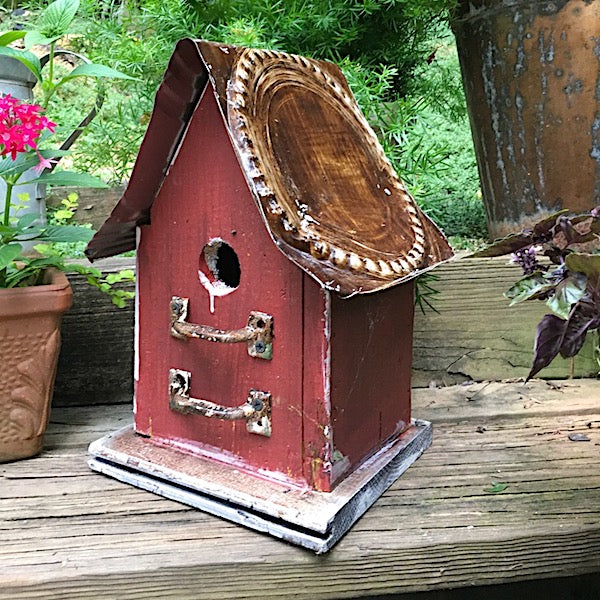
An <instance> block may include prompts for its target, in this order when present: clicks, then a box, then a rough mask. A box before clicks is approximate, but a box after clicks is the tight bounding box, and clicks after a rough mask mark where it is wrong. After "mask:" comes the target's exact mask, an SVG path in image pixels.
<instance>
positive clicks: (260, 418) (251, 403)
mask: <svg viewBox="0 0 600 600" xmlns="http://www.w3.org/2000/svg"><path fill="white" fill-rule="evenodd" d="M190 380H191V373H190V372H189V371H182V370H181V369H171V370H170V371H169V407H170V409H171V410H172V411H174V412H178V413H182V414H185V415H201V416H203V417H212V418H215V419H223V420H226V421H239V420H245V421H246V429H247V430H248V431H249V432H250V433H256V434H258V435H264V436H266V437H270V436H271V394H270V393H269V392H261V391H259V390H254V389H251V390H250V391H249V392H248V398H247V400H246V402H244V404H242V405H240V406H223V405H222V404H216V403H214V402H211V401H210V400H201V399H199V398H191V397H190V393H189V390H190Z"/></svg>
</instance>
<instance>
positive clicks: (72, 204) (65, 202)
mask: <svg viewBox="0 0 600 600" xmlns="http://www.w3.org/2000/svg"><path fill="white" fill-rule="evenodd" d="M78 206H79V196H78V195H77V194H76V193H75V192H71V193H70V194H69V195H68V196H67V197H66V198H63V199H62V200H61V201H60V206H59V207H58V208H57V209H56V210H55V211H53V213H52V220H53V221H54V222H55V223H56V224H58V225H66V224H67V223H68V222H69V221H70V220H71V219H72V218H73V217H74V216H75V211H76V210H77V207H78Z"/></svg>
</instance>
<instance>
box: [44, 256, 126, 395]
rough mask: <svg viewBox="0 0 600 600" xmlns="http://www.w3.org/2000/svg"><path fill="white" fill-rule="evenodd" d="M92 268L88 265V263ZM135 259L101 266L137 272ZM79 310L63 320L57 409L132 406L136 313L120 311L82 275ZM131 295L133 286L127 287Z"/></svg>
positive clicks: (74, 283)
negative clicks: (115, 404) (63, 406)
mask: <svg viewBox="0 0 600 600" xmlns="http://www.w3.org/2000/svg"><path fill="white" fill-rule="evenodd" d="M85 262H86V263H87V261H85ZM134 262H135V259H134V258H112V259H107V260H104V261H98V263H96V265H95V266H97V267H98V268H99V269H102V271H103V272H105V273H110V272H115V271H119V270H121V269H129V268H135V266H134ZM69 280H70V282H71V287H72V288H73V306H72V307H71V309H70V310H69V311H68V312H67V313H65V315H64V316H63V320H62V328H61V336H62V346H61V351H60V357H59V361H58V372H57V375H56V383H55V403H56V402H58V403H59V404H61V403H63V404H98V403H106V402H130V401H131V398H132V395H133V323H134V307H133V302H129V304H128V306H127V308H124V309H119V308H117V307H116V306H115V305H114V304H113V303H112V302H111V301H110V299H109V298H108V297H107V296H106V295H104V294H102V293H101V292H100V291H98V290H97V289H96V288H92V287H90V286H89V285H88V284H87V283H86V281H85V280H84V278H83V277H82V276H80V275H69ZM123 287H124V288H126V289H129V290H132V289H134V288H135V286H134V284H133V283H127V284H123Z"/></svg>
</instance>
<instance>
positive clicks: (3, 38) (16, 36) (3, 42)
mask: <svg viewBox="0 0 600 600" xmlns="http://www.w3.org/2000/svg"><path fill="white" fill-rule="evenodd" d="M24 37H25V32H24V31H6V32H5V33H0V46H8V45H9V44H12V43H13V42H15V41H16V40H20V39H23V38H24Z"/></svg>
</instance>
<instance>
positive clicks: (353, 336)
mask: <svg viewBox="0 0 600 600" xmlns="http://www.w3.org/2000/svg"><path fill="white" fill-rule="evenodd" d="M134 248H137V260H138V298H137V301H138V306H137V323H136V327H137V336H136V345H137V347H136V368H135V411H134V412H135V426H134V429H131V428H129V429H126V430H124V431H120V432H117V433H116V434H113V435H111V436H108V437H107V438H104V439H103V440H100V441H98V442H96V443H95V444H93V445H92V448H91V452H92V454H93V455H94V456H95V458H94V459H92V461H91V464H92V467H93V468H95V469H97V470H99V471H101V472H104V473H107V474H110V475H113V476H115V477H117V478H119V479H122V480H124V481H128V482H130V483H133V484H134V485H138V486H140V487H144V488H148V489H152V490H153V491H157V492H158V493H161V494H163V495H166V496H168V497H171V498H175V499H178V500H181V501H183V502H187V503H189V504H192V505H194V506H198V507H200V508H203V509H205V510H209V511H210V512H214V513H216V514H219V515H222V516H225V517H227V518H231V519H233V520H235V521H238V522H241V523H243V524H246V525H249V526H250V527H254V528H256V529H260V530H264V531H268V532H270V533H272V534H274V535H276V536H279V537H284V538H285V539H288V540H291V541H293V542H296V543H299V544H301V545H304V546H307V547H309V548H313V549H315V550H317V551H324V550H327V549H328V548H329V547H331V545H332V544H333V543H335V541H337V539H339V537H340V536H341V535H342V534H343V533H344V532H345V531H346V530H347V529H348V528H349V527H350V526H351V524H352V523H353V522H355V521H356V519H357V518H358V517H359V516H360V515H361V514H362V513H363V512H364V511H365V510H366V509H367V508H368V506H370V505H371V504H372V503H373V502H374V501H375V499H376V498H377V497H378V495H380V494H381V493H383V491H384V490H385V489H386V488H387V487H388V486H389V485H390V484H391V483H392V482H393V481H394V479H395V478H396V477H397V476H398V475H399V474H400V473H401V472H402V471H403V470H404V469H406V468H407V466H408V465H409V464H410V463H411V462H412V461H413V460H415V459H416V458H417V457H418V456H419V455H420V453H421V452H423V450H424V449H425V448H426V447H427V446H428V444H429V443H430V440H431V428H430V425H429V424H427V423H424V422H422V421H421V422H419V421H411V414H410V376H411V354H412V323H413V283H412V281H413V278H414V277H415V276H416V275H418V274H419V273H422V272H423V271H425V270H427V269H429V268H431V267H432V266H433V265H435V264H436V263H438V262H440V261H442V260H445V259H448V258H449V257H450V256H451V254H452V252H451V250H450V248H449V246H448V244H447V242H446V240H445V238H444V237H443V235H442V234H441V233H440V231H439V230H438V229H437V228H436V226H435V225H434V224H433V223H432V222H431V221H430V220H429V219H428V218H427V217H426V216H425V215H424V214H423V213H422V212H421V211H420V210H419V208H418V207H417V205H416V204H415V202H414V200H413V199H412V198H411V196H410V195H409V194H408V192H407V191H406V189H405V187H404V185H403V184H402V182H401V181H400V179H399V178H398V176H397V175H396V173H395V172H394V170H393V169H392V167H391V165H390V163H389V162H388V160H387V158H386V157H385V155H384V152H383V150H382V148H381V146H380V145H379V143H378V141H377V138H376V136H375V134H374V133H373V131H372V130H371V128H370V127H369V125H368V123H367V121H366V119H365V117H364V116H363V114H362V113H361V111H360V109H359V108H358V105H357V104H356V101H355V100H354V98H353V96H352V94H351V92H350V89H349V87H348V84H347V83H346V81H345V79H344V77H343V75H342V73H341V71H340V70H339V69H338V68H337V67H336V66H334V65H332V64H329V63H326V62H322V61H316V60H310V59H307V58H303V57H300V56H294V55H290V54H284V53H282V52H274V51H269V50H252V49H246V48H239V47H233V46H224V45H218V44H213V43H208V42H198V41H192V40H183V41H182V42H180V43H179V44H178V45H177V48H176V50H175V53H174V55H173V57H172V59H171V61H170V64H169V66H168V69H167V71H166V74H165V77H164V81H163V83H162V85H161V87H160V89H159V91H158V93H157V97H156V103H155V107H154V111H153V114H152V118H151V121H150V124H149V127H148V131H147V133H146V137H145V139H144V142H143V144H142V147H141V149H140V153H139V156H138V159H137V162H136V164H135V167H134V170H133V173H132V177H131V180H130V183H129V185H128V187H127V190H126V191H125V193H124V195H123V197H122V199H121V200H120V201H119V203H118V204H117V206H116V207H115V208H114V210H113V212H112V214H111V216H110V217H109V218H108V220H107V221H106V223H105V224H104V225H103V227H102V228H101V229H100V230H99V232H98V233H97V234H96V235H95V237H94V238H93V240H92V241H91V242H90V244H89V247H88V251H87V253H88V256H89V257H90V258H91V259H95V258H101V257H104V256H109V255H112V254H116V253H118V252H122V251H125V250H130V249H134Z"/></svg>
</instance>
